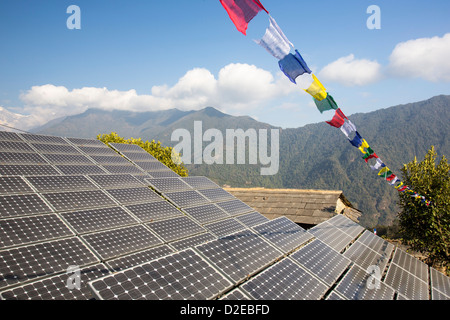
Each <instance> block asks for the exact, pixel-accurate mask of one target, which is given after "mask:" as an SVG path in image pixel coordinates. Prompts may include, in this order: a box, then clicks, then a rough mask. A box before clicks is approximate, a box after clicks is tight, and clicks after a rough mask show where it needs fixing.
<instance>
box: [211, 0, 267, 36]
mask: <svg viewBox="0 0 450 320" xmlns="http://www.w3.org/2000/svg"><path fill="white" fill-rule="evenodd" d="M220 3H221V4H222V6H223V7H224V8H225V10H226V11H227V13H228V15H229V16H230V19H231V21H233V23H234V25H235V26H236V28H237V29H238V30H239V31H240V32H242V33H243V34H244V35H246V33H247V27H248V24H249V22H250V21H251V20H252V19H253V18H254V17H255V16H256V15H257V14H258V13H259V12H260V11H261V10H264V11H265V12H267V13H269V12H268V11H267V10H266V9H265V8H264V6H263V5H262V4H261V2H259V0H220Z"/></svg>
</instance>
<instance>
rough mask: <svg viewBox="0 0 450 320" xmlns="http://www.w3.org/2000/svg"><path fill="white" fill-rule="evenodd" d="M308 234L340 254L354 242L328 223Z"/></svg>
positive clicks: (314, 228)
mask: <svg viewBox="0 0 450 320" xmlns="http://www.w3.org/2000/svg"><path fill="white" fill-rule="evenodd" d="M308 232H309V233H311V234H312V235H313V236H314V237H316V238H318V239H320V240H322V242H325V243H326V244H327V245H328V246H330V247H332V248H333V249H335V250H336V251H338V252H341V251H342V250H344V249H345V248H346V247H347V246H348V245H349V244H350V243H351V242H352V241H353V240H354V238H353V237H351V236H350V235H348V234H347V233H345V232H343V231H342V230H340V229H338V228H336V227H334V226H333V225H331V224H329V223H328V222H327V221H325V222H322V223H320V224H318V225H316V226H315V227H313V228H311V229H309V230H308Z"/></svg>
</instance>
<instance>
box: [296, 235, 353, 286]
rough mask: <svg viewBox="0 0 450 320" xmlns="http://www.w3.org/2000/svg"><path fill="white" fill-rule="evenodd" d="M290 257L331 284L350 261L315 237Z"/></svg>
mask: <svg viewBox="0 0 450 320" xmlns="http://www.w3.org/2000/svg"><path fill="white" fill-rule="evenodd" d="M290 257H291V259H292V260H294V261H296V262H297V263H299V264H300V265H301V266H302V267H304V268H305V269H306V270H308V271H309V272H311V273H312V274H313V275H315V276H316V277H317V278H319V279H320V280H322V281H323V282H325V283H326V284H327V285H329V286H331V285H332V284H333V283H334V282H335V281H336V280H337V279H338V278H339V277H340V275H341V274H342V273H343V272H344V271H345V270H346V269H347V268H348V266H349V265H350V263H351V261H350V260H349V259H347V258H345V257H344V256H342V255H341V254H339V253H338V252H337V251H335V250H333V249H332V248H331V247H329V246H327V245H326V244H325V243H323V242H322V241H320V240H318V239H316V240H314V241H312V242H310V243H308V244H307V245H306V246H304V247H302V248H300V249H299V250H298V251H296V252H294V253H293V254H292V255H291V256H290Z"/></svg>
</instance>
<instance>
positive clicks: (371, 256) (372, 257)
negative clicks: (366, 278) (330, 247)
mask: <svg viewBox="0 0 450 320" xmlns="http://www.w3.org/2000/svg"><path fill="white" fill-rule="evenodd" d="M344 257H347V258H349V259H350V260H352V261H353V262H354V263H356V264H357V265H358V266H360V267H361V268H363V269H364V270H366V269H367V268H369V267H370V266H376V267H378V268H380V271H381V273H383V271H384V269H385V268H386V265H387V263H388V261H389V258H390V256H386V255H381V254H379V253H377V252H375V251H373V250H372V249H370V248H369V247H366V246H365V245H363V244H362V243H360V242H355V243H354V244H352V245H351V246H350V248H349V249H347V250H346V251H345V252H344Z"/></svg>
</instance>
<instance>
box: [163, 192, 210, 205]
mask: <svg viewBox="0 0 450 320" xmlns="http://www.w3.org/2000/svg"><path fill="white" fill-rule="evenodd" d="M165 196H166V197H167V198H168V199H170V200H171V201H172V202H173V203H175V205H177V206H178V207H180V208H186V207H193V206H197V205H200V204H205V203H208V202H209V201H208V200H207V199H206V198H204V197H203V196H202V195H201V194H199V193H198V192H197V191H195V190H191V191H181V192H169V193H166V194H165Z"/></svg>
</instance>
